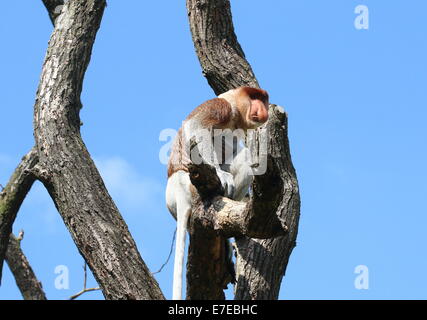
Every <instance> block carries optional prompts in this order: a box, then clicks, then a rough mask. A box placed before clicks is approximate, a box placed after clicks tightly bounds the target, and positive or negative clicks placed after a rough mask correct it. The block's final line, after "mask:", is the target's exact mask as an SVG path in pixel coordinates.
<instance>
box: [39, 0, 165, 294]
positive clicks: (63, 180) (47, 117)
mask: <svg viewBox="0 0 427 320" xmlns="http://www.w3.org/2000/svg"><path fill="white" fill-rule="evenodd" d="M105 6H106V1H103V0H87V1H85V0H69V1H67V2H66V3H65V5H64V8H63V9H62V13H61V14H60V15H59V16H58V17H57V18H56V20H55V28H54V31H53V33H52V36H51V38H50V41H49V47H48V50H47V54H46V57H45V61H44V64H43V69H42V75H41V79H40V84H39V88H38V91H37V97H36V103H35V106H34V136H35V139H36V145H37V151H38V155H39V163H38V164H37V166H36V167H35V168H34V169H33V171H32V172H33V173H34V175H35V176H36V177H37V178H38V179H39V180H41V181H42V182H43V184H44V185H45V187H46V188H47V190H48V192H49V194H50V196H51V197H52V199H53V201H54V203H55V206H56V208H57V209H58V211H59V213H60V214H61V217H62V219H63V221H64V223H65V225H66V226H67V228H68V230H69V231H70V234H71V236H72V238H73V240H74V242H75V244H76V246H77V248H78V250H79V252H80V253H81V254H82V256H83V257H84V259H85V261H86V262H87V264H88V266H89V268H90V269H91V271H92V273H93V274H94V277H95V279H96V280H97V282H98V283H99V285H100V287H101V289H102V291H103V294H104V296H105V297H106V298H107V299H164V297H163V294H162V293H161V291H160V288H159V286H158V284H157V282H156V280H155V279H154V278H153V277H152V275H151V273H150V271H149V270H148V268H147V266H146V265H145V263H144V262H143V260H142V259H141V256H140V254H139V252H138V250H137V248H136V244H135V242H134V240H133V238H132V236H131V235H130V233H129V230H128V227H127V225H126V223H125V222H124V220H123V218H122V216H121V215H120V213H119V211H118V209H117V207H116V205H115V204H114V202H113V201H112V199H111V197H110V195H109V194H108V192H107V190H106V188H105V185H104V183H103V181H102V179H101V176H100V174H99V172H98V170H97V169H96V167H95V165H94V163H93V161H92V159H91V157H90V155H89V152H88V150H87V149H86V147H85V145H84V142H83V140H82V138H81V135H80V118H79V111H80V109H81V107H82V105H81V102H80V93H81V90H82V83H83V77H84V74H85V71H86V68H87V66H88V64H89V60H90V56H91V51H92V46H93V43H94V41H95V36H96V33H97V30H98V28H99V26H100V23H101V19H102V15H103V11H104V8H105Z"/></svg>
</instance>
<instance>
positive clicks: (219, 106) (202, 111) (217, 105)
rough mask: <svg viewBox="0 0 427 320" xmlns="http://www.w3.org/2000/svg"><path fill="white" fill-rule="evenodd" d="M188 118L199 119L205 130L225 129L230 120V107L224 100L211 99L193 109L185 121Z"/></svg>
mask: <svg viewBox="0 0 427 320" xmlns="http://www.w3.org/2000/svg"><path fill="white" fill-rule="evenodd" d="M199 117H200V118H199ZM190 118H199V120H200V122H201V123H202V126H203V127H205V128H210V127H213V128H215V129H222V128H226V127H227V125H228V124H229V122H230V120H231V105H230V104H229V103H228V102H227V101H226V100H225V99H221V98H215V99H211V100H208V101H206V102H205V103H203V104H201V105H200V106H198V107H197V108H196V109H194V110H193V112H191V113H190V115H189V116H188V117H187V120H188V119H190Z"/></svg>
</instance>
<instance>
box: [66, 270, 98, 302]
mask: <svg viewBox="0 0 427 320" xmlns="http://www.w3.org/2000/svg"><path fill="white" fill-rule="evenodd" d="M83 272H84V278H83V289H82V290H81V291H79V292H77V293H76V294H74V295H72V296H71V297H70V299H69V300H75V299H77V298H78V297H80V296H81V295H82V294H85V293H86V292H91V291H98V290H101V288H100V287H96V288H86V284H87V263H85V264H84V265H83Z"/></svg>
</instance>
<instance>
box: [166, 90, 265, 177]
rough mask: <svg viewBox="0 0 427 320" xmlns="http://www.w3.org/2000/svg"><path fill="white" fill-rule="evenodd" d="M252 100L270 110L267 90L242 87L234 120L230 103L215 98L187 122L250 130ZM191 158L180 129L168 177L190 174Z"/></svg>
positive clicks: (193, 112)
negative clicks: (248, 119) (188, 166)
mask: <svg viewBox="0 0 427 320" xmlns="http://www.w3.org/2000/svg"><path fill="white" fill-rule="evenodd" d="M251 100H260V101H262V102H263V103H264V105H265V107H266V108H267V109H268V93H267V91H265V90H262V89H257V88H251V87H240V88H238V89H237V93H236V104H237V106H236V107H237V110H238V111H239V112H238V114H236V115H235V118H234V119H233V118H232V117H233V112H232V107H231V105H230V103H229V102H228V101H227V100H225V99H222V98H215V99H211V100H208V101H206V102H205V103H203V104H201V105H200V106H198V107H197V108H196V109H194V110H193V111H192V112H191V113H190V114H189V116H188V117H187V118H186V120H189V119H192V118H194V119H197V120H198V121H200V123H201V125H202V126H203V127H205V128H214V129H225V128H231V129H235V128H241V129H244V130H246V129H248V128H249V126H248V123H247V117H248V112H249V111H250V108H251ZM189 163H190V158H189V156H188V155H187V154H186V148H185V145H184V138H183V133H182V128H180V129H179V131H178V134H177V136H176V138H175V141H174V142H173V145H172V150H171V155H170V158H169V163H168V177H170V176H171V175H172V174H173V173H175V172H177V171H179V170H184V171H187V172H188V169H187V165H188V164H189Z"/></svg>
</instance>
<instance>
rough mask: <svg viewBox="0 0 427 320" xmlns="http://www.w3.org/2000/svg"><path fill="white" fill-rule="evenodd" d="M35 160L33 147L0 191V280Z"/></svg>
mask: <svg viewBox="0 0 427 320" xmlns="http://www.w3.org/2000/svg"><path fill="white" fill-rule="evenodd" d="M37 162H38V156H37V150H36V149H35V148H33V149H31V151H30V152H28V154H27V155H26V156H24V157H23V158H22V161H21V163H20V164H19V165H18V167H17V168H16V169H15V171H14V173H13V174H12V177H11V178H10V179H9V182H8V184H7V185H6V187H5V188H4V189H3V190H2V191H1V192H0V281H1V276H2V270H3V261H4V258H5V254H6V250H7V246H8V243H9V236H10V234H11V233H12V226H13V223H14V221H15V219H16V215H17V214H18V211H19V208H20V207H21V204H22V202H23V201H24V199H25V197H26V196H27V194H28V192H29V191H30V189H31V186H32V185H33V183H34V181H35V177H34V175H32V174H31V172H30V170H31V169H32V168H33V167H34V166H35V165H36V163H37Z"/></svg>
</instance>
